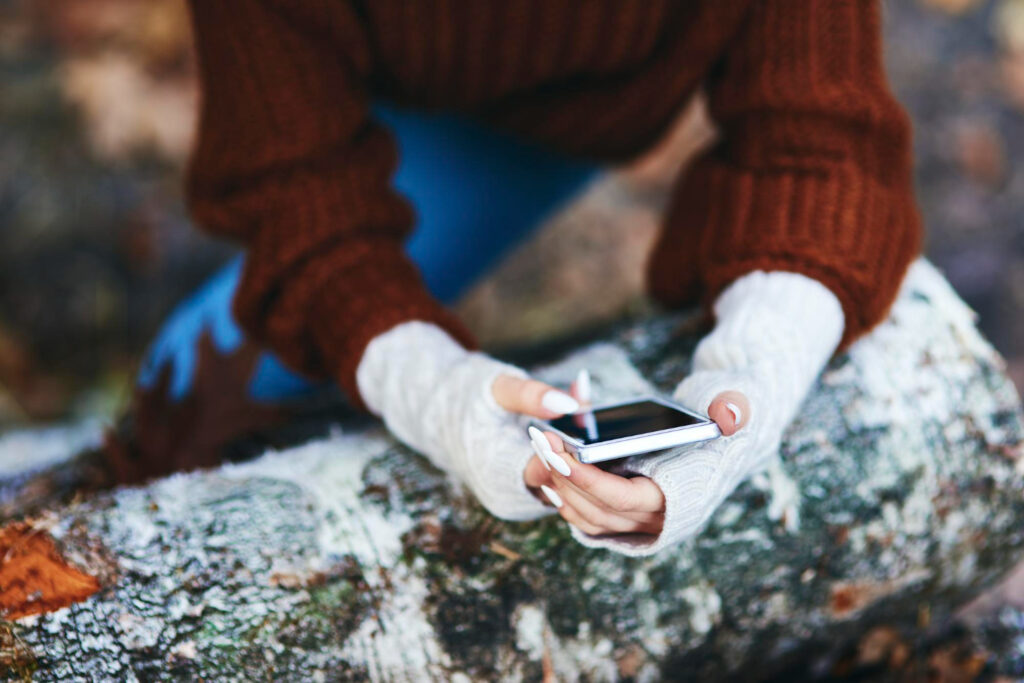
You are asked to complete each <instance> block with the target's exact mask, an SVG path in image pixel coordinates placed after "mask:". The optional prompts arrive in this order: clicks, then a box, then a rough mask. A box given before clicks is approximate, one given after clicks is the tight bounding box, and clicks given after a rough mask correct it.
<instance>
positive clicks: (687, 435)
mask: <svg viewBox="0 0 1024 683" xmlns="http://www.w3.org/2000/svg"><path fill="white" fill-rule="evenodd" d="M538 426H539V427H540V428H541V429H546V430H550V431H552V432H554V433H556V434H558V436H560V437H561V438H562V441H563V442H565V449H566V450H567V451H569V452H570V453H572V454H573V455H575V456H576V459H577V460H579V461H580V462H585V463H595V462H604V461H606V460H615V459H617V458H625V457H628V456H631V455H640V454H641V453H651V452H653V451H660V450H664V449H666V448H672V447H674V446H682V445H684V444H689V443H697V442H698V441H708V440H710V439H715V438H718V437H719V436H721V435H722V433H721V431H719V429H718V425H717V424H715V422H714V421H713V420H711V419H710V418H708V417H705V416H704V415H700V414H698V413H695V412H694V411H692V410H689V409H687V408H684V407H683V406H681V405H678V404H676V403H672V402H671V401H667V400H665V399H662V398H657V397H654V396H645V397H642V398H637V399H631V400H629V401H625V402H623V403H614V404H610V405H604V406H597V407H593V408H590V409H589V410H581V411H579V412H577V413H571V414H569V415H563V416H562V417H559V418H555V419H554V420H551V421H549V422H543V421H538Z"/></svg>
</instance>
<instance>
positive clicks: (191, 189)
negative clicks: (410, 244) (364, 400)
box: [187, 0, 472, 400]
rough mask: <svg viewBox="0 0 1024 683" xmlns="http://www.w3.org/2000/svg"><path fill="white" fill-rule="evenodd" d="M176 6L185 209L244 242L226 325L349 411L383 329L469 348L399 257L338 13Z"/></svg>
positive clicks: (389, 154)
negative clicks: (404, 329)
mask: <svg viewBox="0 0 1024 683" xmlns="http://www.w3.org/2000/svg"><path fill="white" fill-rule="evenodd" d="M190 5H191V10H192V16H193V22H194V29H195V39H196V46H197V51H198V56H199V63H200V72H201V81H202V107H201V113H200V117H201V121H200V126H199V131H200V132H199V139H198V142H197V146H196V149H195V151H194V154H193V158H192V160H191V163H190V168H189V171H188V179H187V189H188V195H189V203H190V208H191V210H192V212H193V214H194V216H195V218H196V220H197V222H198V223H199V224H201V225H202V226H203V227H204V228H206V229H207V230H209V231H211V232H213V233H216V234H218V235H221V236H225V237H229V238H232V239H236V240H240V241H241V242H243V243H244V244H245V246H246V247H247V258H246V264H245V271H244V274H243V277H242V281H241V284H240V286H239V289H238V293H237V295H236V298H235V314H236V316H237V318H238V320H239V321H240V323H241V324H242V326H243V327H244V328H245V329H246V331H247V332H248V333H249V335H250V336H251V337H252V338H253V339H254V340H256V341H257V342H259V343H262V344H265V345H267V346H269V347H270V348H271V349H273V350H274V351H276V352H277V353H278V354H279V355H280V356H281V357H282V358H283V359H284V360H285V361H286V362H287V363H288V364H289V365H291V366H292V367H294V368H295V369H298V370H300V371H303V372H305V373H308V374H311V375H318V376H330V377H332V378H333V379H335V380H337V381H339V382H340V383H341V384H342V386H343V387H344V388H345V389H346V390H347V391H348V393H349V394H350V395H351V396H352V397H353V398H354V399H356V400H358V397H359V396H358V391H357V390H356V383H355V369H356V366H357V365H358V362H359V359H360V357H361V355H362V352H363V349H364V348H365V347H366V345H367V343H369V341H370V339H372V338H374V337H376V336H378V335H379V334H381V333H383V332H384V331H386V330H388V329H390V328H392V327H394V325H395V324H397V323H399V322H402V321H404V320H410V319H417V320H422V321H427V322H431V323H435V324H437V325H439V326H441V327H443V328H445V329H447V330H448V331H449V332H450V333H451V334H452V335H453V336H454V337H455V338H456V339H458V340H459V341H460V342H461V343H462V344H464V345H466V344H471V343H472V342H471V339H470V336H469V333H468V332H466V331H465V330H464V328H462V327H461V325H460V324H459V323H458V322H457V321H456V320H455V318H454V317H452V316H451V315H450V314H449V313H447V312H446V311H445V310H444V309H443V308H442V307H441V306H440V305H439V304H438V303H437V302H435V301H434V300H433V299H432V298H431V297H430V296H429V294H428V293H427V292H426V290H425V288H424V286H423V284H422V282H421V280H420V277H419V274H418V271H417V270H416V268H415V266H413V264H412V263H411V262H410V261H409V260H408V259H407V258H406V256H405V254H404V250H403V246H402V242H403V239H404V237H405V236H406V235H407V234H408V232H409V230H410V227H411V225H412V213H411V211H410V210H409V207H408V205H407V204H406V203H405V201H404V200H403V199H402V198H401V197H399V196H398V195H397V194H396V193H395V192H394V191H393V190H392V189H391V187H390V184H389V183H390V179H391V175H392V172H393V170H394V167H395V164H396V150H395V145H394V142H393V140H392V139H391V137H390V135H388V134H387V133H386V132H385V131H384V130H383V129H382V128H381V127H379V126H378V125H376V124H375V123H373V122H372V121H371V120H370V119H369V115H368V107H367V98H366V94H365V92H364V91H363V87H362V85H361V84H362V83H363V82H364V80H365V76H366V73H367V72H368V70H369V68H370V66H369V65H370V56H369V48H368V46H367V45H366V38H365V36H364V34H363V31H362V30H361V29H360V28H359V23H358V22H359V19H358V17H357V16H355V14H354V13H353V11H352V10H351V8H350V7H349V6H348V4H347V3H337V5H338V6H337V7H336V8H334V9H333V10H332V11H331V12H324V11H317V10H315V9H314V8H315V7H316V4H315V3H294V2H287V1H285V0H216V2H209V1H206V0H194V1H193V2H191V3H190Z"/></svg>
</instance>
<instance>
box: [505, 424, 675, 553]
mask: <svg viewBox="0 0 1024 683" xmlns="http://www.w3.org/2000/svg"><path fill="white" fill-rule="evenodd" d="M530 434H531V436H532V437H533V439H532V441H533V447H534V451H535V452H536V453H537V456H536V457H534V458H533V459H532V460H530V462H529V464H528V465H527V466H526V472H525V473H524V475H523V478H524V480H525V481H526V485H527V486H528V487H530V489H531V490H534V491H538V492H539V493H540V496H543V497H544V498H545V499H546V500H547V502H548V503H550V504H551V505H553V506H554V507H556V508H557V509H558V513H559V514H560V515H561V516H562V518H563V519H565V521H567V522H569V523H570V524H572V525H573V526H575V527H577V528H578V529H579V530H580V531H582V532H584V533H586V534H590V535H591V536H601V535H604V534H626V533H645V534H654V535H657V534H659V533H661V527H662V525H663V524H664V522H665V496H664V495H662V493H661V489H659V488H658V486H657V485H656V484H655V483H654V482H653V481H651V480H650V479H648V478H647V477H633V478H631V479H627V478H626V477H620V476H619V475H617V474H612V473H610V472H605V471H604V470H601V469H600V468H598V467H596V466H594V465H588V464H585V463H582V462H579V461H578V460H576V459H575V458H573V457H572V456H570V455H569V454H568V453H566V452H565V446H564V445H563V444H562V440H561V439H559V438H558V436H556V435H555V434H553V433H551V432H547V433H542V432H541V431H540V430H539V429H537V428H536V427H531V428H530Z"/></svg>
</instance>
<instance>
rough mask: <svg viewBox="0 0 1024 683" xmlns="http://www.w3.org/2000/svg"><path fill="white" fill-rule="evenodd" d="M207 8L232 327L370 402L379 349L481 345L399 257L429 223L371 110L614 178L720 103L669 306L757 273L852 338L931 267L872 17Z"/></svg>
mask: <svg viewBox="0 0 1024 683" xmlns="http://www.w3.org/2000/svg"><path fill="white" fill-rule="evenodd" d="M190 4H191V8H192V13H193V17H194V24H195V36H196V45H197V50H198V55H199V63H200V66H201V76H202V79H201V80H202V84H203V91H202V111H201V117H200V127H199V137H198V144H197V146H196V149H195V152H194V155H193V159H192V162H191V164H190V170H189V174H188V192H189V199H190V205H191V208H192V211H193V213H194V215H195V217H196V219H197V222H198V223H199V224H201V225H203V226H205V227H206V228H207V229H208V230H210V231H213V232H215V233H217V234H219V235H222V236H225V237H228V238H232V239H236V240H239V241H241V242H243V243H244V244H245V245H246V247H247V249H248V256H247V259H246V269H245V273H244V276H243V278H242V282H241V286H240V288H239V291H238V295H237V297H236V299H235V312H236V314H237V317H238V319H239V320H240V322H241V323H242V325H243V326H244V327H245V328H246V330H247V332H249V334H250V335H251V336H252V338H253V339H254V340H256V341H257V342H259V343H262V344H265V345H268V346H269V347H270V348H271V349H273V350H274V351H276V352H277V353H278V354H279V355H280V356H281V357H282V358H283V359H284V360H285V361H286V362H287V363H288V364H289V365H291V366H292V367H294V368H296V369H298V370H301V371H305V372H307V373H309V374H311V375H330V376H333V377H334V378H335V379H336V380H338V381H339V382H341V383H342V385H343V386H344V387H345V388H346V389H347V390H348V392H349V393H350V394H352V395H353V396H355V393H356V386H355V384H356V383H355V369H356V366H357V365H358V363H359V359H360V357H361V355H362V351H363V349H364V348H365V347H366V344H367V343H369V341H370V340H371V339H373V338H374V337H376V336H377V335H379V334H381V333H383V332H385V331H386V330H389V329H390V328H392V327H394V326H395V325H396V324H398V323H401V322H403V321H406V320H412V319H418V320H422V321H426V322H431V323H435V324H437V325H439V326H441V327H443V328H445V329H447V330H448V331H449V332H450V333H451V334H452V335H453V336H454V337H455V338H457V339H459V340H461V341H462V342H463V343H466V344H468V343H470V336H469V334H468V333H467V332H466V331H465V330H464V329H463V328H462V327H461V326H460V325H459V324H458V322H457V321H456V320H455V319H454V318H453V317H452V316H450V315H449V314H448V313H446V312H445V311H444V310H443V309H442V308H441V307H440V306H439V305H438V304H437V303H436V302H435V301H434V300H433V299H432V298H431V297H430V296H429V295H428V294H427V293H426V291H425V290H424V287H423V285H422V283H421V281H420V278H419V275H418V273H417V271H416V269H415V267H414V266H413V265H412V264H411V263H410V262H409V261H408V259H407V258H406V256H405V254H404V252H403V241H404V239H405V238H406V237H407V236H408V234H409V231H410V229H411V226H412V223H413V213H412V211H411V210H410V207H409V206H408V205H407V204H406V203H405V201H404V200H403V199H402V198H401V197H400V196H399V195H398V194H397V193H396V192H395V191H394V189H393V188H392V187H391V184H390V182H391V175H392V172H393V170H394V167H395V161H396V150H395V145H394V142H393V140H392V137H391V136H390V135H389V133H388V132H387V131H386V130H385V129H384V128H383V127H382V126H380V125H379V124H377V123H376V122H374V121H373V120H372V118H371V116H370V114H369V109H368V103H369V102H370V101H372V100H377V99H382V100H390V101H393V102H398V103H400V104H404V105H408V106H411V107H420V108H428V109H447V110H453V111H458V112H463V113H466V114H468V115H471V116H475V117H477V118H479V119H481V120H483V121H484V122H486V123H490V124H493V125H495V126H498V127H500V128H503V129H505V130H508V131H510V132H512V133H514V134H516V135H519V136H521V137H523V138H527V139H529V140H532V141H534V142H537V143H540V144H544V145H547V146H550V147H553V148H555V149H558V150H561V151H562V152H565V153H567V154H571V155H577V156H583V157H587V158H590V159H593V160H598V161H604V162H609V163H614V162H617V161H622V160H626V159H629V158H631V157H634V156H636V155H638V154H640V153H641V152H643V151H645V150H646V149H648V148H650V147H651V146H652V145H653V143H654V142H655V141H656V140H658V139H659V138H660V137H661V136H662V135H664V134H665V133H666V131H667V129H668V127H669V126H670V124H671V123H672V121H673V120H674V119H675V117H676V115H677V114H678V112H679V111H680V110H681V108H682V106H683V105H684V104H685V102H686V101H688V99H689V98H690V97H691V96H692V95H693V93H694V92H695V91H696V90H697V89H698V88H699V87H700V86H701V85H704V86H705V87H706V88H707V91H708V95H709V100H710V107H711V113H712V116H713V117H714V119H715V120H716V121H717V123H718V125H719V127H720V129H721V136H720V142H719V144H718V145H717V146H716V147H715V148H714V149H713V150H711V151H710V152H709V153H708V154H707V155H706V156H705V157H704V158H703V159H701V160H700V161H698V162H697V163H696V164H695V165H694V166H693V167H692V168H691V169H690V170H689V171H687V172H686V173H685V174H684V175H683V176H681V177H680V179H679V180H678V182H677V184H676V188H675V191H674V197H673V200H672V202H671V206H670V209H669V211H668V212H667V214H666V218H665V222H664V227H663V230H662V235H661V238H660V240H659V242H658V244H657V246H656V247H655V249H654V250H653V252H652V254H651V259H650V267H649V271H648V272H649V283H650V286H651V290H652V292H653V293H654V294H655V295H657V296H658V297H659V298H660V299H662V300H663V301H666V302H668V303H671V304H681V303H686V302H689V301H691V300H692V299H694V298H695V297H697V296H699V295H700V294H701V293H703V294H704V296H705V300H706V301H708V302H710V301H713V299H714V297H715V296H716V295H717V293H718V292H719V291H721V290H722V289H723V288H724V287H725V286H727V285H728V284H729V283H730V282H732V281H733V280H735V279H736V278H737V277H739V276H741V275H743V274H745V273H748V272H750V271H752V270H756V269H759V268H760V269H764V270H786V271H792V272H797V273H802V274H805V275H808V276H810V277H813V278H815V279H817V280H819V281H820V282H822V283H824V284H825V285H826V286H827V287H828V288H829V289H830V290H832V291H833V292H834V293H835V295H836V296H837V297H838V299H839V301H840V302H841V304H842V306H843V309H844V312H845V316H846V336H845V340H846V341H850V340H852V339H854V338H855V337H856V336H858V335H859V334H861V333H863V332H864V331H865V330H866V329H868V328H869V327H871V326H872V325H873V324H875V323H876V322H878V321H879V320H881V319H882V317H884V315H885V312H886V310H887V309H888V307H889V305H890V304H891V302H892V301H893V299H894V297H895V294H896V288H897V286H898V284H899V281H900V279H901V277H902V275H903V273H904V271H905V269H906V267H907V265H908V264H909V262H910V260H911V258H912V257H913V256H914V255H915V254H916V252H917V250H918V241H919V238H920V233H919V227H918V220H917V216H916V211H915V208H914V202H913V198H912V191H911V184H910V144H909V128H908V124H907V120H906V117H905V115H904V114H903V112H902V111H901V110H900V108H899V106H898V105H897V104H896V103H895V101H894V100H893V98H892V96H891V95H890V93H889V91H888V88H887V86H886V82H885V77H884V73H883V68H882V60H881V48H880V21H879V12H878V3H877V2H874V1H871V0H800V1H799V2H794V1H792V0H757V1H754V0H730V1H728V2H722V1H721V0H650V1H649V2H633V3H624V2H612V1H604V0H601V1H595V2H586V3H578V2H570V1H569V0H503V1H502V2H472V3H465V4H459V5H457V6H456V5H453V4H452V3H441V2H436V1H434V0H415V1H409V0H374V2H365V3H364V2H356V1H355V0H217V1H216V2H211V1H209V0H192V2H191V3H190ZM438 163H439V164H441V163H443V159H439V160H438ZM452 201H458V197H453V198H452ZM480 229H481V230H486V229H487V226H486V225H481V226H480ZM453 248H458V245H453Z"/></svg>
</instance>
